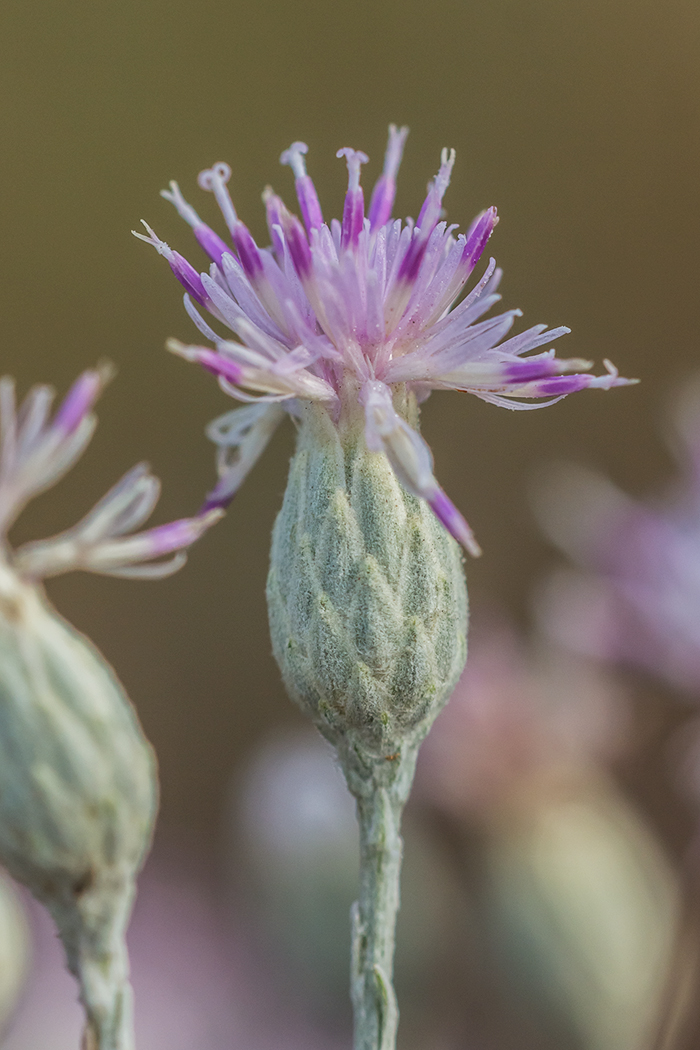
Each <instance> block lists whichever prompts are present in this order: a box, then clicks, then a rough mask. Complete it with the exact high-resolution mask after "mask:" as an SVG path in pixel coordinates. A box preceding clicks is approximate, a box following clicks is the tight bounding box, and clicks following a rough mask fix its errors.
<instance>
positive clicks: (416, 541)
mask: <svg viewBox="0 0 700 1050" xmlns="http://www.w3.org/2000/svg"><path fill="white" fill-rule="evenodd" d="M267 595H268V606H269V614H270V627H271V634H272V644H273V651H274V654H275V657H276V659H277V662H278V663H279V665H280V668H281V670H282V675H283V677H284V681H285V685H286V686H287V689H288V690H289V693H290V695H291V696H292V697H293V698H294V699H295V700H296V701H297V702H298V703H299V705H300V706H301V707H302V708H303V709H304V710H305V711H306V712H307V713H308V714H309V715H310V716H311V718H312V719H313V721H314V722H315V724H316V726H317V727H318V728H319V729H320V731H321V732H322V733H323V734H324V736H326V737H327V738H328V739H329V740H330V741H331V742H332V743H333V744H335V745H336V746H341V745H342V747H341V750H342V751H343V752H348V751H349V752H354V753H356V754H362V755H364V756H366V758H367V759H369V760H370V761H373V760H378V759H379V760H381V759H387V758H392V759H395V758H398V757H399V755H400V754H402V753H403V752H404V750H406V749H407V747H409V748H412V747H414V746H416V745H417V744H418V743H419V742H420V740H421V739H422V738H423V736H424V735H425V733H426V732H427V731H428V729H429V728H430V725H431V723H432V721H433V719H434V718H435V716H436V715H437V713H438V711H439V710H440V709H441V707H442V706H443V704H444V703H445V702H446V700H447V698H448V697H449V695H450V693H451V691H452V689H453V688H454V685H455V683H456V681H457V679H458V677H459V675H460V673H461V671H462V668H463V666H464V661H465V658H466V619H467V594H466V587H465V581H464V573H463V570H462V559H461V555H460V551H459V548H458V546H457V544H456V543H455V541H454V540H453V539H452V538H451V536H450V535H449V534H448V533H447V532H446V530H445V529H444V528H443V527H442V526H441V525H440V523H439V522H438V520H437V518H436V517H435V516H434V515H433V514H432V513H431V511H430V509H429V508H428V506H427V504H426V503H425V502H424V501H423V500H419V499H417V498H416V497H415V496H413V495H411V494H409V493H408V492H407V491H406V490H405V489H404V488H403V487H402V486H401V485H400V484H399V482H398V481H397V478H396V475H395V473H394V472H393V470H392V469H391V466H390V465H389V463H388V461H387V459H386V457H385V456H383V455H381V454H379V453H376V452H370V451H368V449H367V446H366V443H365V439H364V433H363V429H362V427H361V425H356V421H355V423H350V424H348V425H341V426H340V427H338V426H337V425H336V424H334V422H333V421H332V420H331V418H330V416H329V415H328V413H327V412H326V410H325V409H323V408H320V407H315V406H307V407H305V408H304V409H303V410H302V421H301V428H300V431H299V438H298V445H297V451H296V454H295V456H294V458H293V460H292V463H291V466H290V471H289V481H288V484H287V491H286V494H285V497H284V502H283V505H282V509H281V511H280V513H279V516H278V518H277V522H276V524H275V528H274V532H273V540H272V555H271V567H270V574H269V578H268V588H267Z"/></svg>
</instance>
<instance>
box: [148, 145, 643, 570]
mask: <svg viewBox="0 0 700 1050" xmlns="http://www.w3.org/2000/svg"><path fill="white" fill-rule="evenodd" d="M407 133H408V129H407V128H401V129H397V128H396V127H394V126H393V125H392V126H391V127H390V129H389V143H388V147H387V151H386V157H385V161H384V169H383V172H382V174H381V176H380V178H379V180H378V182H377V183H376V185H375V187H374V190H373V192H372V196H371V201H370V205H369V212H368V214H366V211H365V203H364V196H363V191H362V187H361V185H360V168H361V166H362V165H363V164H365V163H366V162H367V159H368V158H367V157H366V156H365V154H364V153H361V152H359V151H357V150H352V149H342V150H339V151H338V156H339V157H344V158H345V160H346V163H347V167H348V175H349V179H348V189H347V193H346V196H345V203H344V207H343V217H342V220H337V219H332V220H331V222H330V223H326V222H325V221H324V218H323V214H322V211H321V205H320V203H319V200H318V196H317V194H316V190H315V188H314V184H313V182H312V180H311V178H310V177H309V175H308V174H307V173H306V166H305V160H304V155H305V154H306V152H307V147H306V145H305V144H304V143H303V142H295V143H293V144H292V146H290V148H289V149H288V150H285V152H284V153H283V154H282V156H281V161H282V163H283V164H288V165H289V166H290V167H291V168H292V170H293V172H294V176H295V185H296V192H297V197H298V200H299V206H300V210H301V215H302V220H303V222H302V221H300V220H299V219H298V218H297V217H296V216H295V215H293V214H291V213H290V212H289V211H288V210H287V208H286V207H285V205H284V203H283V202H282V200H281V199H280V198H279V197H278V196H277V195H276V194H275V193H274V192H273V191H272V190H271V189H270V188H268V189H266V190H265V193H264V194H263V200H264V202H265V207H266V210H267V221H268V228H269V233H270V240H271V246H270V247H269V248H264V249H261V248H259V247H258V245H257V244H256V243H255V241H254V240H253V237H252V236H251V234H250V232H249V230H248V228H247V227H246V226H245V225H244V223H243V222H242V221H241V220H240V219H239V217H238V215H237V213H236V211H235V208H234V206H233V203H232V201H231V198H230V196H229V193H228V188H227V183H228V181H229V178H230V175H231V170H230V168H229V167H228V165H226V164H216V165H215V166H214V167H213V168H211V169H209V170H207V171H203V172H202V173H201V174H200V176H199V184H200V186H201V187H202V188H203V189H205V190H209V191H211V192H212V193H213V194H214V196H215V198H216V201H217V203H218V205H219V207H220V209H221V212H222V214H223V216H224V219H225V221H226V225H227V226H228V230H229V234H230V238H231V243H230V244H229V243H227V242H225V241H224V240H222V238H221V237H220V236H219V235H218V234H217V233H215V232H214V230H212V229H211V228H210V227H209V226H208V225H207V224H206V223H204V222H203V221H202V219H200V217H199V215H198V214H197V212H196V211H195V210H194V208H193V207H192V206H191V205H190V204H189V203H188V202H187V201H186V200H185V199H184V197H183V196H182V194H181V192H180V189H179V187H178V185H177V183H175V182H172V183H171V184H170V189H169V190H165V191H163V196H164V197H165V198H166V199H167V200H169V201H170V202H171V203H172V204H174V206H175V207H176V209H177V211H178V212H179V214H180V215H181V216H182V218H183V219H185V221H186V222H187V223H189V225H190V226H191V227H192V229H193V232H194V234H195V237H196V238H197V240H198V242H199V244H200V245H201V246H202V248H203V249H204V250H205V252H206V253H207V254H208V255H209V257H210V259H211V267H210V270H209V272H208V273H199V272H198V271H197V270H196V269H195V268H194V267H193V266H191V265H190V263H188V262H187V260H186V259H184V258H183V257H182V256H181V255H180V254H179V253H178V252H175V251H173V250H172V249H171V248H170V247H169V246H168V245H167V244H166V243H165V242H164V241H162V240H160V239H159V238H158V237H157V236H156V234H155V233H154V232H153V231H152V230H151V228H150V227H148V226H146V229H147V230H148V236H147V237H143V239H144V240H147V241H149V242H150V243H152V244H153V245H154V246H155V247H156V248H157V250H158V251H159V252H160V254H161V255H163V256H164V257H165V258H166V259H167V260H168V262H169V263H170V266H171V268H172V270H173V272H174V273H175V275H176V277H177V278H178V280H179V281H180V282H181V283H182V285H183V286H184V287H185V289H186V295H185V308H186V310H187V312H188V314H189V315H190V317H191V318H192V320H193V322H194V323H195V325H196V326H197V328H198V329H199V331H200V332H201V333H202V335H204V337H205V338H206V339H208V340H210V341H211V342H212V343H213V344H214V346H215V349H211V348H210V347H206V346H200V345H195V346H185V345H183V344H182V343H180V342H177V341H175V340H171V341H170V343H169V348H170V349H171V350H173V351H174V352H175V353H178V354H180V355H182V356H183V357H185V358H186V359H187V360H191V361H196V362H199V363H200V364H202V365H203V366H204V367H205V368H207V369H209V370H210V371H211V372H213V373H214V374H215V375H217V376H218V378H219V382H220V384H221V386H222V387H223V389H224V390H225V391H226V392H227V393H229V394H230V395H231V396H233V397H234V398H237V399H238V400H241V401H251V402H255V403H254V404H252V405H251V406H249V407H247V408H246V409H243V410H239V411H238V412H237V413H235V414H232V413H229V414H228V415H227V416H225V417H223V418H222V420H220V421H217V422H216V423H215V424H214V425H213V428H212V431H211V433H210V436H212V437H213V439H214V440H215V441H216V442H217V444H219V446H220V449H221V453H220V458H219V470H220V481H219V484H218V485H217V487H216V488H215V489H214V491H213V492H212V493H211V495H210V497H209V503H208V505H209V506H221V505H223V504H225V503H226V502H227V501H228V500H230V499H231V497H232V496H233V494H234V493H235V491H236V490H237V488H238V487H239V485H240V484H241V481H242V480H243V478H244V477H245V474H246V473H247V471H248V470H249V469H250V467H251V466H252V464H253V463H254V462H255V460H256V459H257V458H258V456H259V455H260V453H261V451H262V450H263V448H264V447H265V445H266V443H267V440H268V439H269V437H270V435H271V434H272V432H273V431H274V429H275V427H276V426H277V424H278V423H279V421H280V420H281V419H282V418H283V416H284V413H285V411H286V412H287V413H289V414H291V415H298V411H299V404H300V402H316V403H318V404H320V405H323V406H324V407H325V408H326V410H327V411H328V413H329V415H330V417H331V418H332V419H333V420H334V422H336V423H338V424H340V422H341V421H342V419H343V417H344V416H345V415H347V414H348V413H353V412H357V411H358V409H359V410H361V411H362V413H363V416H364V433H365V441H366V445H367V448H368V449H369V451H371V452H380V453H383V454H385V455H386V456H387V458H388V459H389V462H390V463H391V465H392V467H393V469H394V471H395V472H396V474H397V475H398V477H399V479H400V481H401V483H402V484H403V485H404V487H405V488H406V489H407V490H408V491H409V492H410V493H412V494H413V495H415V496H418V497H420V498H422V499H425V500H426V501H427V502H428V504H429V505H430V507H431V508H432V510H433V511H434V513H435V514H436V516H437V517H438V518H439V519H440V521H441V522H442V523H443V524H444V525H445V527H446V528H447V529H448V530H449V531H450V532H451V533H452V535H453V536H454V537H455V538H456V539H457V540H459V541H460V542H461V543H462V544H463V545H464V546H465V547H466V548H467V549H468V550H470V551H471V552H472V553H474V554H476V553H478V546H477V544H476V542H475V540H474V537H473V535H472V533H471V530H470V529H469V526H468V525H467V523H466V521H465V520H464V518H463V517H462V515H461V514H460V513H459V511H458V510H457V509H456V508H455V507H454V505H453V504H452V503H451V501H450V500H449V499H448V497H447V496H446V495H445V493H444V492H443V490H442V489H441V488H440V486H439V485H438V483H437V481H436V479H435V477H434V475H433V469H432V456H431V453H430V449H429V448H428V446H427V444H426V443H425V441H424V440H423V438H422V437H421V436H420V434H419V433H418V432H417V430H416V428H415V427H414V426H410V425H409V424H408V423H407V421H406V420H405V419H404V418H402V416H401V415H400V414H399V412H397V410H396V407H395V401H396V394H397V392H405V390H406V389H407V388H408V391H409V392H410V393H412V394H414V395H415V397H416V399H417V400H418V401H421V400H423V399H424V398H425V397H427V396H428V394H429V393H430V392H431V390H433V389H441V390H466V391H469V392H470V393H473V394H476V395H477V397H480V398H482V399H483V400H485V401H489V402H491V403H492V404H495V405H500V406H503V407H506V408H516V409H524V408H540V407H543V406H544V405H550V404H553V403H554V402H555V401H557V400H559V399H560V398H562V397H565V396H566V395H567V394H569V393H572V392H574V391H577V390H581V389H583V388H584V387H601V388H603V389H608V388H610V387H612V386H618V385H621V384H623V383H626V382H628V380H625V379H621V378H619V376H618V373H617V370H616V369H615V368H614V367H613V366H612V365H611V364H609V362H606V367H607V370H608V371H607V374H606V375H603V376H591V375H587V374H585V373H586V371H587V370H588V369H589V368H590V367H591V363H590V362H588V361H583V360H580V359H571V360H559V359H557V358H556V357H555V355H554V350H551V349H550V350H543V351H540V352H538V353H531V351H535V350H538V351H539V350H540V348H541V347H543V346H545V345H546V344H547V343H551V342H553V341H554V340H555V339H558V338H559V337H560V336H562V335H564V334H565V333H566V332H568V329H567V328H563V327H560V328H555V329H552V330H551V331H546V330H545V329H546V325H535V326H534V327H533V328H530V329H528V330H527V331H525V332H523V333H521V334H520V335H516V336H514V337H511V338H509V339H507V340H505V341H503V340H504V338H505V336H506V335H507V334H508V332H509V330H510V328H511V326H512V324H513V322H514V319H515V318H516V317H517V316H518V315H519V313H520V311H519V310H509V311H507V312H506V313H503V314H501V315H499V316H496V317H493V318H491V319H489V320H483V319H482V318H483V317H484V315H485V314H486V313H487V312H488V311H489V310H490V308H491V307H492V306H493V305H494V304H495V303H496V302H497V301H498V299H499V298H500V296H499V295H498V294H497V291H496V289H497V287H498V284H499V281H500V278H501V272H500V270H497V269H496V265H495V262H494V260H493V259H492V260H491V261H490V262H489V264H488V266H487V268H486V271H485V273H484V274H483V276H482V278H481V279H480V281H479V282H478V283H477V284H476V286H475V287H474V288H473V289H472V291H471V292H470V293H469V294H468V295H467V296H466V297H465V298H464V299H462V301H461V302H460V303H459V305H457V306H455V303H456V302H457V300H458V299H459V296H460V295H461V293H462V291H463V289H464V286H465V284H466V283H467V280H468V279H469V277H470V275H471V273H472V271H473V270H474V267H475V266H476V264H477V262H478V260H479V258H480V256H481V254H482V253H483V251H484V248H485V246H486V243H487V241H488V239H489V237H490V236H491V233H492V232H493V229H494V227H495V225H496V222H497V215H496V209H495V208H489V209H488V210H487V211H484V212H482V213H481V214H480V215H478V216H477V218H476V219H475V220H474V221H473V223H472V224H471V226H470V227H469V229H468V230H467V232H466V233H457V232H456V231H457V227H456V226H454V225H448V224H447V222H445V221H444V220H443V218H442V202H443V197H444V194H445V191H446V189H447V187H448V185H449V182H450V175H451V172H452V167H453V165H454V159H455V155H454V150H453V151H450V152H448V151H447V150H444V151H443V154H442V163H441V165H440V170H439V172H438V174H437V175H436V176H435V178H434V179H433V181H432V183H431V184H430V186H429V189H428V193H427V196H426V198H425V201H424V203H423V206H422V208H421V210H420V213H419V215H418V218H417V219H416V220H415V222H414V221H413V220H412V219H407V220H406V221H405V222H402V221H401V220H400V219H392V217H391V215H392V209H393V204H394V196H395V191H396V174H397V171H398V168H399V164H400V162H401V156H402V153H403V148H404V143H405V140H406V135H407ZM137 236H143V235H141V234H137ZM193 300H194V302H193ZM195 302H196V303H197V304H199V306H201V307H203V308H204V309H205V310H206V311H207V312H208V313H209V314H210V315H211V316H212V317H213V318H214V319H215V320H216V321H218V322H219V323H220V324H222V325H224V326H226V327H227V328H229V329H230V330H231V331H232V332H233V333H234V334H235V336H236V337H237V339H231V338H228V337H223V336H220V335H218V334H217V333H216V332H215V331H214V330H213V329H212V328H211V327H210V326H209V324H208V323H207V321H205V320H204V318H203V317H202V316H201V314H200V313H199V311H198V310H197V309H196V306H195ZM525 355H528V356H525ZM400 396H403V393H401V394H400ZM523 398H524V399H526V400H519V399H523ZM533 398H534V399H538V398H539V399H544V400H539V401H532V400H531V399H533ZM404 400H405V399H404Z"/></svg>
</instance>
